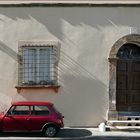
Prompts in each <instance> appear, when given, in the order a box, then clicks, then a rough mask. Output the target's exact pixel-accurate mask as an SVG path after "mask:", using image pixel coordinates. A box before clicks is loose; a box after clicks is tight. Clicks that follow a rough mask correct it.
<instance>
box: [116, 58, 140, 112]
mask: <svg viewBox="0 0 140 140" xmlns="http://www.w3.org/2000/svg"><path fill="white" fill-rule="evenodd" d="M116 79H117V81H116V101H117V110H119V111H126V110H127V111H139V110H140V61H138V60H118V62H117V71H116Z"/></svg>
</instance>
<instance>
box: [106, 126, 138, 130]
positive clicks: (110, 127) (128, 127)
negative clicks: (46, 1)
mask: <svg viewBox="0 0 140 140" xmlns="http://www.w3.org/2000/svg"><path fill="white" fill-rule="evenodd" d="M106 129H108V130H112V131H136V130H137V131H140V126H106Z"/></svg>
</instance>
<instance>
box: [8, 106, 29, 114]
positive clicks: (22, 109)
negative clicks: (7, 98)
mask: <svg viewBox="0 0 140 140" xmlns="http://www.w3.org/2000/svg"><path fill="white" fill-rule="evenodd" d="M8 114H10V115H29V106H13V107H12V108H11V109H10V110H9V112H8Z"/></svg>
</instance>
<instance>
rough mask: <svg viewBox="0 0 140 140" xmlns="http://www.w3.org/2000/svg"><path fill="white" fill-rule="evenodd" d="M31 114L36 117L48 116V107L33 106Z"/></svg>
mask: <svg viewBox="0 0 140 140" xmlns="http://www.w3.org/2000/svg"><path fill="white" fill-rule="evenodd" d="M31 114H32V115H37V116H39V115H40V116H47V115H49V114H50V111H49V108H48V106H33V107H32V108H31Z"/></svg>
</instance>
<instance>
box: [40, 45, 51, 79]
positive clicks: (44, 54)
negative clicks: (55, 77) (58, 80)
mask: <svg viewBox="0 0 140 140" xmlns="http://www.w3.org/2000/svg"><path fill="white" fill-rule="evenodd" d="M50 55H51V47H48V48H46V49H40V62H39V81H40V82H41V81H46V82H48V81H50V80H51V77H50Z"/></svg>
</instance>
